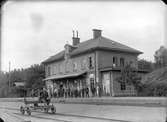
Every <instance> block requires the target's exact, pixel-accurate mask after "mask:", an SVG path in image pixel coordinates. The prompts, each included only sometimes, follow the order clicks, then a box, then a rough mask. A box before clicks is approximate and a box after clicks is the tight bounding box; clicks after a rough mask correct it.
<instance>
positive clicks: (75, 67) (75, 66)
mask: <svg viewBox="0 0 167 122" xmlns="http://www.w3.org/2000/svg"><path fill="white" fill-rule="evenodd" d="M76 70H77V62H74V63H73V71H76Z"/></svg>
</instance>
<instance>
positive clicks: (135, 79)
mask: <svg viewBox="0 0 167 122" xmlns="http://www.w3.org/2000/svg"><path fill="white" fill-rule="evenodd" d="M118 82H120V83H121V82H126V83H127V84H129V85H133V86H134V87H135V89H136V90H137V92H138V93H139V92H141V90H142V88H143V84H142V83H141V77H139V75H138V72H137V70H136V69H135V68H133V67H131V65H130V64H129V65H126V66H125V67H124V68H122V70H121V76H120V77H119V78H118Z"/></svg>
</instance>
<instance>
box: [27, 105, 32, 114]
mask: <svg viewBox="0 0 167 122" xmlns="http://www.w3.org/2000/svg"><path fill="white" fill-rule="evenodd" d="M27 114H28V115H31V110H30V108H29V107H28V108H27Z"/></svg>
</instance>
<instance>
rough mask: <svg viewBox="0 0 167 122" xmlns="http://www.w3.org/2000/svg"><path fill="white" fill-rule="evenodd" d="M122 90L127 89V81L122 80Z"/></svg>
mask: <svg viewBox="0 0 167 122" xmlns="http://www.w3.org/2000/svg"><path fill="white" fill-rule="evenodd" d="M121 90H126V82H121Z"/></svg>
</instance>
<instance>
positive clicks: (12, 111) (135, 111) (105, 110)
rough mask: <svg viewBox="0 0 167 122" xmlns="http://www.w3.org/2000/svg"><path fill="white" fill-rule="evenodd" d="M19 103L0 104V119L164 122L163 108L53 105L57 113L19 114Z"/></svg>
mask: <svg viewBox="0 0 167 122" xmlns="http://www.w3.org/2000/svg"><path fill="white" fill-rule="evenodd" d="M22 104H23V103H21V102H0V117H1V118H3V119H5V120H6V121H5V122H11V120H12V122H26V121H31V122H165V118H166V109H165V108H164V107H142V106H119V105H86V104H55V105H56V109H57V113H56V114H54V115H53V114H47V113H44V112H40V111H37V112H32V115H31V116H28V115H22V114H20V112H19V107H20V106H21V105H22Z"/></svg>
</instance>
